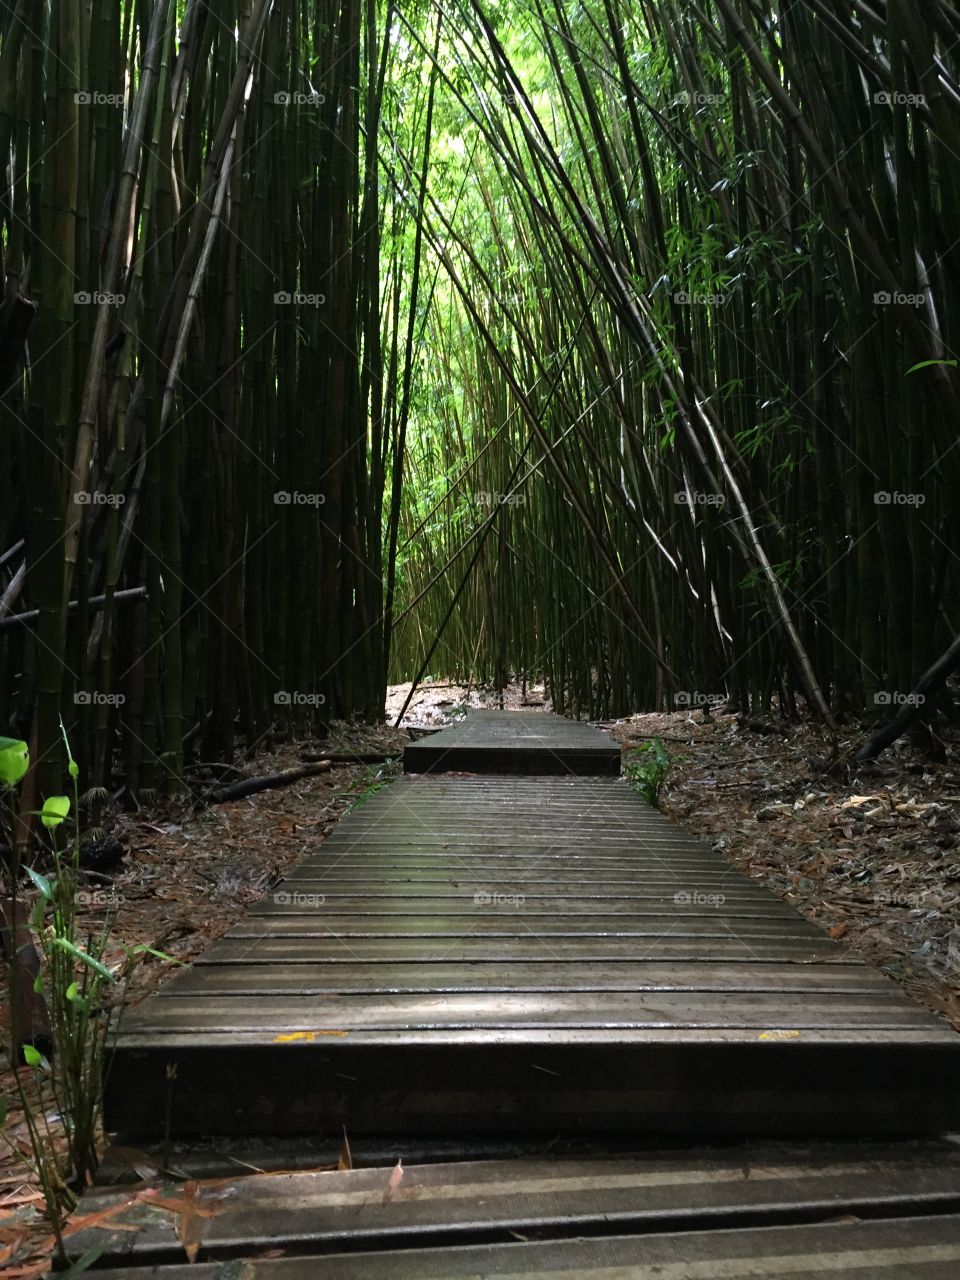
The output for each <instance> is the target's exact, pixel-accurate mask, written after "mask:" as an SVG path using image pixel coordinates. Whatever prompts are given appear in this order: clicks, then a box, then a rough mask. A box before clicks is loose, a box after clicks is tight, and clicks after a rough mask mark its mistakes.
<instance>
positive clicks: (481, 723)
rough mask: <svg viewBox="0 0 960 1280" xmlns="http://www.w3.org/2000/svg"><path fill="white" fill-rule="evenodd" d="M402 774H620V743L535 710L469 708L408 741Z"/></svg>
mask: <svg viewBox="0 0 960 1280" xmlns="http://www.w3.org/2000/svg"><path fill="white" fill-rule="evenodd" d="M403 767H404V770H405V771H406V772H407V773H440V772H444V771H446V772H450V771H453V770H460V769H464V770H470V771H471V772H477V773H522V774H560V775H562V776H563V777H569V776H570V775H571V774H601V775H606V776H608V777H614V778H616V777H619V775H620V748H619V747H618V746H617V744H616V743H615V742H612V741H611V740H610V738H609V737H608V736H607V735H606V734H605V733H601V732H600V730H599V729H594V728H593V727H592V726H591V725H588V724H580V723H579V722H578V721H576V720H563V719H561V717H560V716H553V715H544V713H543V712H541V711H534V712H523V711H471V712H470V714H469V715H468V716H466V717H465V719H463V720H461V721H460V722H459V724H455V725H453V726H451V728H449V729H444V730H442V731H441V732H440V733H435V734H431V735H430V736H429V737H427V738H421V739H420V740H419V741H418V742H411V743H410V745H409V746H408V747H407V748H406V749H405V750H404V753H403Z"/></svg>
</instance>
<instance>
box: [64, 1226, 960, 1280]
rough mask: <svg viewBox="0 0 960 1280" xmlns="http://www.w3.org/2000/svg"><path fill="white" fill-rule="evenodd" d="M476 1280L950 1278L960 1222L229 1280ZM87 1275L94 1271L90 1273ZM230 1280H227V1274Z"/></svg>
mask: <svg viewBox="0 0 960 1280" xmlns="http://www.w3.org/2000/svg"><path fill="white" fill-rule="evenodd" d="M319 1266H322V1273H323V1277H324V1280H370V1277H371V1276H375V1275H376V1276H385V1277H390V1278H391V1280H462V1278H464V1277H469V1278H470V1280H478V1278H479V1277H486V1276H527V1277H530V1280H542V1278H543V1277H546V1276H551V1275H560V1274H563V1275H568V1276H570V1275H574V1276H577V1277H578V1280H627V1277H636V1278H637V1280H643V1278H645V1277H652V1276H656V1277H657V1280H773V1278H774V1277H776V1280H786V1278H787V1277H789V1278H790V1280H824V1277H826V1276H834V1275H844V1274H850V1275H851V1277H855V1278H856V1280H956V1275H957V1272H958V1269H960V1217H957V1216H955V1215H949V1216H948V1215H944V1216H938V1217H926V1218H893V1219H886V1220H883V1221H868V1222H856V1221H853V1222H838V1223H833V1224H829V1225H816V1226H814V1225H810V1226H787V1227H761V1228H754V1229H752V1230H739V1231H703V1232H695V1231H691V1232H676V1233H673V1232H664V1233H662V1234H658V1235H654V1236H634V1235H618V1236H610V1237H606V1238H601V1239H588V1238H582V1239H569V1240H553V1241H547V1242H543V1241H523V1242H521V1241H513V1242H511V1243H506V1244H480V1245H463V1246H459V1247H454V1248H449V1249H430V1248H412V1249H403V1250H402V1251H394V1252H391V1253H389V1254H388V1253H384V1252H382V1251H378V1252H372V1253H371V1252H364V1253H357V1254H346V1253H341V1254H335V1255H328V1256H326V1257H324V1259H323V1262H322V1264H318V1262H317V1260H316V1258H313V1257H309V1256H307V1257H294V1258H262V1257H260V1258H251V1259H250V1260H249V1261H246V1262H245V1263H244V1264H243V1270H242V1272H241V1271H237V1272H236V1277H237V1280H240V1278H241V1277H242V1280H314V1277H315V1276H316V1275H317V1272H318V1267H319ZM90 1274H97V1273H96V1272H91V1273H90ZM101 1274H109V1275H110V1276H112V1277H113V1280H145V1278H146V1277H147V1276H150V1275H153V1274H156V1273H154V1272H153V1271H152V1270H151V1269H150V1268H148V1267H136V1266H132V1267H119V1268H117V1269H115V1270H113V1269H111V1270H109V1271H107V1272H103V1273H101ZM162 1274H163V1277H164V1278H165V1280H213V1278H214V1277H217V1278H218V1280H228V1275H227V1274H226V1273H225V1272H224V1269H223V1264H222V1263H220V1262H210V1263H199V1264H195V1265H193V1266H190V1265H188V1264H186V1263H181V1264H179V1265H177V1264H175V1265H172V1266H171V1267H169V1268H165V1269H164V1271H163V1273H162ZM231 1280H232V1277H231Z"/></svg>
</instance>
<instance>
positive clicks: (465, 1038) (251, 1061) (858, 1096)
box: [104, 1001, 960, 1142]
mask: <svg viewBox="0 0 960 1280" xmlns="http://www.w3.org/2000/svg"><path fill="white" fill-rule="evenodd" d="M158 1003H160V1002H158ZM162 1003H163V1007H164V1008H167V1007H169V1006H170V1005H174V1004H177V1003H179V1002H176V1001H164V1002H162ZM794 1032H795V1029H794V1028H791V1027H784V1026H783V1025H782V1024H780V1025H779V1026H775V1027H772V1028H765V1029H761V1028H758V1027H757V1028H746V1029H745V1028H734V1029H722V1028H721V1029H714V1030H703V1029H698V1030H689V1029H683V1030H676V1029H673V1030H669V1029H668V1030H657V1031H649V1030H648V1031H631V1030H629V1029H628V1030H624V1029H623V1028H615V1029H606V1028H600V1029H590V1030H583V1029H576V1030H571V1029H559V1030H558V1029H549V1028H544V1029H530V1028H525V1029H522V1030H483V1029H479V1030H478V1029H471V1030H460V1029H449V1028H447V1029H444V1030H439V1031H413V1030H410V1029H409V1028H404V1029H403V1030H399V1031H395V1032H389V1031H379V1032H364V1031H355V1032H349V1033H348V1034H343V1031H342V1029H341V1028H339V1027H338V1026H337V1023H336V1020H335V1019H327V1020H325V1021H324V1022H319V1021H317V1020H312V1021H311V1023H310V1024H309V1025H307V1026H304V1027H303V1028H302V1029H299V1030H295V1029H294V1028H290V1029H289V1030H288V1031H284V1032H282V1033H280V1034H279V1035H264V1033H262V1032H255V1031H222V1030H220V1031H216V1032H207V1033H205V1034H204V1035H203V1036H202V1037H201V1036H198V1035H197V1033H196V1032H195V1031H194V1032H190V1031H184V1032H180V1033H171V1034H169V1035H159V1034H157V1033H156V1031H153V1030H149V1031H146V1032H138V1031H134V1030H133V1029H131V1030H128V1031H127V1032H125V1033H124V1036H123V1040H122V1042H121V1044H122V1049H121V1050H118V1051H117V1056H116V1057H115V1060H114V1068H113V1070H112V1072H111V1074H110V1076H109V1078H108V1082H107V1090H106V1098H105V1111H104V1123H105V1127H106V1128H107V1129H108V1130H109V1131H113V1132H121V1133H124V1134H125V1135H126V1136H127V1140H128V1141H133V1142H136V1141H138V1140H139V1138H140V1137H141V1135H143V1136H149V1135H150V1134H151V1133H154V1134H157V1133H162V1132H163V1129H164V1126H165V1125H166V1124H169V1126H170V1130H171V1132H173V1133H176V1134H179V1135H181V1136H184V1137H185V1136H188V1135H191V1134H209V1133H230V1132H235V1133H242V1134H245V1135H252V1134H257V1133H268V1134H274V1135H278V1134H283V1133H301V1132H310V1133H315V1134H320V1135H323V1134H334V1133H340V1132H341V1130H342V1126H346V1129H347V1132H348V1133H350V1134H351V1135H356V1134H362V1133H382V1132H384V1130H385V1129H389V1131H390V1132H393V1133H395V1134H411V1135H414V1136H415V1137H417V1138H419V1137H421V1136H423V1135H424V1134H430V1133H459V1134H464V1133H484V1132H485V1133H501V1134H502V1133H504V1132H507V1131H513V1132H520V1133H524V1132H525V1133H535V1132H540V1133H548V1134H556V1133H557V1132H558V1131H561V1132H570V1133H574V1132H579V1133H600V1132H612V1133H615V1134H623V1133H627V1132H633V1133H643V1134H644V1135H645V1136H646V1137H648V1138H649V1137H651V1136H653V1135H655V1134H667V1133H673V1134H678V1133H685V1134H697V1135H700V1136H701V1137H702V1135H703V1134H704V1132H705V1130H706V1129H707V1128H708V1127H709V1131H710V1133H711V1134H716V1135H722V1134H731V1135H740V1136H744V1135H750V1134H765V1135H780V1136H785V1135H789V1134H804V1135H809V1134H821V1135H825V1134H834V1135H840V1134H846V1135H857V1134H863V1133H885V1134H894V1133H912V1134H916V1133H923V1132H928V1133H929V1132H938V1131H940V1130H941V1129H942V1128H944V1127H949V1126H951V1125H953V1126H957V1125H960V1078H958V1072H957V1056H956V1053H955V1044H954V1041H955V1037H954V1036H952V1035H951V1033H950V1032H949V1031H948V1030H944V1031H939V1030H938V1031H937V1032H934V1033H932V1032H931V1031H930V1030H929V1029H926V1028H923V1029H917V1028H909V1029H904V1030H893V1029H886V1030H856V1029H852V1030H851V1029H842V1028H838V1029H835V1030H824V1029H822V1028H820V1029H816V1030H811V1031H801V1032H800V1035H799V1036H795V1035H794ZM784 1034H786V1035H787V1036H788V1037H789V1038H788V1039H781V1038H780V1037H781V1036H782V1035H784ZM771 1036H772V1038H770V1037H771ZM764 1037H766V1038H764ZM278 1040H279V1041H280V1042H279V1043H277V1041H278ZM121 1052H122V1058H121V1057H120V1054H121ZM118 1067H120V1068H121V1069H118ZM211 1070H212V1071H213V1072H214V1074H213V1075H212V1076H211Z"/></svg>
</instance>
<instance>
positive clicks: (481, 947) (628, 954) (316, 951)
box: [196, 930, 859, 966]
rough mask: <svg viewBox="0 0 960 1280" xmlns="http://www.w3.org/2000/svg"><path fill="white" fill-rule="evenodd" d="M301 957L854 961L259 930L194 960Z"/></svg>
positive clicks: (632, 944) (800, 953)
mask: <svg viewBox="0 0 960 1280" xmlns="http://www.w3.org/2000/svg"><path fill="white" fill-rule="evenodd" d="M291 959H300V960H302V961H303V962H304V963H306V964H336V963H337V962H340V961H342V962H345V963H353V962H354V961H356V960H358V959H364V960H368V961H371V962H377V961H388V962H392V961H395V960H432V961H448V962H451V963H460V962H464V963H466V962H468V961H471V960H490V959H497V960H500V961H503V962H505V963H513V962H521V961H524V960H559V959H567V960H577V961H582V962H584V963H588V962H598V963H599V962H603V963H606V962H611V963H613V962H620V961H624V960H649V959H660V960H667V959H669V960H690V961H702V960H708V961H716V962H721V961H727V960H750V961H752V962H754V963H757V964H774V963H793V964H797V965H805V966H811V965H817V966H819V965H825V964H837V965H844V966H846V965H849V964H859V961H849V960H847V959H846V958H845V953H844V951H843V949H842V948H841V947H840V946H839V945H838V944H837V943H836V942H834V941H833V940H832V939H831V938H827V937H823V938H815V939H811V938H809V937H804V938H784V937H783V936H782V935H779V934H778V935H777V937H776V939H775V940H772V941H771V940H769V939H768V940H763V939H757V938H751V939H747V938H736V937H730V936H727V937H721V938H701V937H699V936H696V935H694V936H691V937H676V936H674V935H672V934H668V935H666V936H664V937H660V938H657V939H656V946H655V947H652V946H651V945H649V944H647V945H639V946H638V944H637V941H636V939H635V938H624V937H621V936H618V937H609V936H595V935H588V936H582V935H581V936H578V937H576V938H573V939H571V938H569V937H559V936H556V935H555V936H553V937H551V938H549V939H544V938H542V937H536V936H533V935H531V934H529V933H526V934H522V935H520V936H518V937H512V938H501V939H498V940H497V945H496V948H491V945H490V940H489V938H481V937H467V936H462V935H461V936H458V937H455V938H447V937H442V938H436V937H431V936H429V935H428V936H423V937H417V938H408V937H399V938H382V937H380V936H376V937H372V938H370V937H368V938H363V939H359V938H356V937H350V938H342V937H338V936H334V935H331V934H329V933H326V934H323V935H322V936H319V937H318V936H313V935H311V936H308V937H302V936H299V935H293V936H283V935H281V936H271V937H263V936H262V933H261V931H259V930H257V931H255V932H254V934H253V936H252V937H246V938H244V937H241V936H238V935H236V934H235V933H231V934H229V935H227V936H226V937H225V938H223V939H222V940H221V941H220V942H218V943H216V945H215V946H213V947H211V948H210V950H209V951H208V952H206V953H205V954H204V955H202V956H200V957H199V958H198V960H197V962H196V963H197V964H203V963H204V962H213V963H230V962H233V961H237V960H242V961H243V962H244V963H246V964H274V963H276V962H277V961H288V960H291Z"/></svg>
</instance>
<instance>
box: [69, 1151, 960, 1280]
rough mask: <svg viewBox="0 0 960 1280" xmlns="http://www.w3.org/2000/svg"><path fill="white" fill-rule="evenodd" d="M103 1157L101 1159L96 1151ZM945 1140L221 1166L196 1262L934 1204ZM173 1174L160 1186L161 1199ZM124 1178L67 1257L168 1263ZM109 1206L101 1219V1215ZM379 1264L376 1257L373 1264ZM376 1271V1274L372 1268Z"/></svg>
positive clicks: (944, 1192)
mask: <svg viewBox="0 0 960 1280" xmlns="http://www.w3.org/2000/svg"><path fill="white" fill-rule="evenodd" d="M108 1154H109V1153H108ZM958 1154H960V1153H958V1152H957V1151H956V1150H954V1151H950V1150H944V1149H943V1146H940V1145H938V1146H936V1147H933V1146H931V1147H930V1148H929V1149H925V1148H922V1147H921V1148H918V1149H914V1148H913V1147H910V1146H907V1147H906V1148H905V1149H904V1150H900V1151H898V1150H896V1149H893V1150H891V1149H889V1148H887V1147H880V1148H878V1149H876V1150H873V1149H871V1147H870V1146H869V1145H865V1146H861V1147H859V1148H854V1149H850V1148H845V1147H836V1148H831V1147H829V1146H828V1147H827V1149H826V1150H825V1151H824V1152H823V1153H822V1154H820V1155H819V1156H817V1155H814V1154H812V1153H811V1152H810V1151H809V1150H807V1149H800V1150H797V1149H794V1148H790V1147H785V1148H783V1149H781V1150H776V1149H773V1150H771V1149H769V1148H759V1149H751V1148H749V1147H748V1148H741V1149H739V1150H737V1151H735V1152H733V1153H732V1154H731V1153H712V1152H707V1153H700V1152H695V1153H677V1154H670V1153H664V1154H658V1153H650V1154H647V1155H644V1156H642V1157H637V1156H622V1157H607V1158H603V1159H576V1160H570V1159H557V1160H551V1161H546V1160H513V1161H509V1160H478V1161H472V1162H466V1163H457V1164H435V1165H430V1164H428V1165H411V1166H410V1167H408V1168H407V1169H406V1171H405V1173H404V1175H403V1178H402V1180H401V1182H400V1184H399V1186H398V1187H397V1188H396V1189H395V1191H394V1192H393V1194H391V1195H388V1194H387V1187H388V1184H389V1179H390V1175H391V1170H390V1168H389V1167H384V1168H374V1169H357V1170H354V1171H351V1172H349V1173H343V1172H337V1171H319V1172H316V1171H314V1172H299V1173H298V1172H290V1173H281V1174H273V1175H267V1176H259V1177H257V1176H247V1177H237V1176H234V1177H232V1178H228V1179H218V1180H216V1181H213V1182H210V1183H207V1184H203V1185H201V1186H200V1187H199V1188H198V1190H197V1192H196V1195H195V1200H196V1203H198V1204H199V1205H200V1206H201V1208H204V1209H206V1210H208V1211H209V1215H210V1216H209V1217H207V1218H206V1219H205V1220H204V1221H203V1243H202V1248H203V1256H204V1258H205V1259H228V1258H235V1257H243V1256H248V1255H249V1254H251V1253H256V1252H262V1251H264V1250H267V1249H276V1248H277V1247H278V1246H279V1247H281V1248H285V1249H287V1250H289V1251H295V1252H298V1253H310V1252H321V1251H323V1252H326V1251H329V1250H331V1249H333V1250H335V1249H337V1248H343V1247H349V1248H351V1249H354V1250H358V1249H370V1248H377V1249H382V1250H384V1251H386V1250H389V1249H391V1247H395V1246H396V1245H397V1244H398V1243H400V1242H401V1241H402V1242H403V1243H405V1244H406V1246H407V1247H411V1246H414V1245H416V1244H417V1243H418V1242H421V1241H424V1240H425V1239H427V1240H429V1241H430V1242H431V1243H433V1244H445V1245H447V1246H448V1247H449V1246H450V1245H451V1244H454V1245H455V1244H456V1243H457V1242H463V1241H467V1240H470V1241H473V1242H476V1241H478V1240H482V1239H484V1238H487V1239H500V1240H507V1239H509V1233H517V1234H522V1233H530V1232H535V1233H536V1234H537V1235H538V1236H541V1237H542V1236H543V1235H544V1234H547V1235H548V1236H549V1235H553V1236H556V1235H569V1234H571V1233H573V1232H582V1233H585V1234H596V1232H597V1231H598V1230H599V1231H604V1232H606V1233H611V1234H612V1233H616V1234H618V1235H619V1234H622V1233H623V1232H626V1231H630V1232H634V1233H637V1234H647V1233H651V1232H667V1231H675V1230H680V1229H683V1230H687V1231H689V1230H694V1229H697V1228H702V1227H705V1226H710V1227H713V1228H724V1229H729V1228H730V1227H735V1226H741V1225H744V1224H745V1223H746V1222H747V1221H749V1222H750V1223H751V1225H756V1226H762V1225H768V1224H771V1223H775V1224H778V1225H783V1224H784V1223H788V1222H790V1221H794V1222H802V1221H809V1220H810V1219H816V1218H818V1217H820V1218H823V1217H836V1216H839V1215H840V1214H845V1215H858V1216H860V1215H864V1214H869V1215H870V1216H874V1217H876V1216H881V1215H882V1216H886V1217H895V1216H899V1215H900V1214H903V1213H906V1212H914V1213H918V1212H920V1213H937V1212H939V1213H944V1212H949V1211H950V1210H951V1209H955V1208H956V1207H957V1206H958V1204H960V1161H958V1158H957V1157H958ZM182 1197H183V1186H182V1184H176V1183H172V1184H167V1185H165V1186H162V1187H161V1189H160V1192H159V1198H160V1199H162V1200H164V1201H167V1202H168V1203H173V1204H176V1203H177V1202H178V1201H179V1200H181V1199H182ZM156 1198H157V1197H156V1196H155V1195H151V1196H150V1197H149V1198H141V1197H140V1196H139V1193H138V1191H137V1189H136V1188H127V1189H119V1190H118V1189H116V1188H111V1189H106V1190H100V1191H98V1190H94V1191H91V1192H88V1193H87V1194H86V1195H85V1196H84V1198H83V1203H82V1208H81V1215H82V1216H84V1217H92V1216H94V1215H100V1225H98V1226H95V1227H90V1228H87V1229H86V1230H82V1231H80V1232H79V1234H77V1235H75V1236H73V1237H72V1238H71V1240H70V1251H71V1254H72V1255H73V1256H74V1257H79V1256H82V1255H83V1254H84V1253H85V1252H86V1251H87V1250H88V1249H94V1248H97V1247H101V1248H103V1247H104V1246H105V1247H106V1250H107V1252H106V1254H105V1255H104V1258H103V1259H102V1261H106V1260H109V1261H110V1262H111V1263H112V1264H113V1265H117V1264H118V1263H119V1262H121V1261H122V1260H124V1259H126V1260H129V1261H131V1262H136V1261H140V1262H146V1261H150V1262H153V1263H161V1264H168V1265H169V1264H170V1263H179V1262H180V1261H181V1259H182V1246H181V1245H180V1242H179V1240H178V1238H177V1221H176V1214H175V1213H174V1212H172V1211H170V1210H167V1209H157V1208H156V1207H154V1206H153V1205H152V1204H151V1201H155V1200H156ZM108 1215H109V1216H108ZM384 1261H385V1262H388V1258H387V1257H385V1258H384ZM377 1273H378V1274H381V1273H382V1272H381V1270H380V1268H377Z"/></svg>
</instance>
